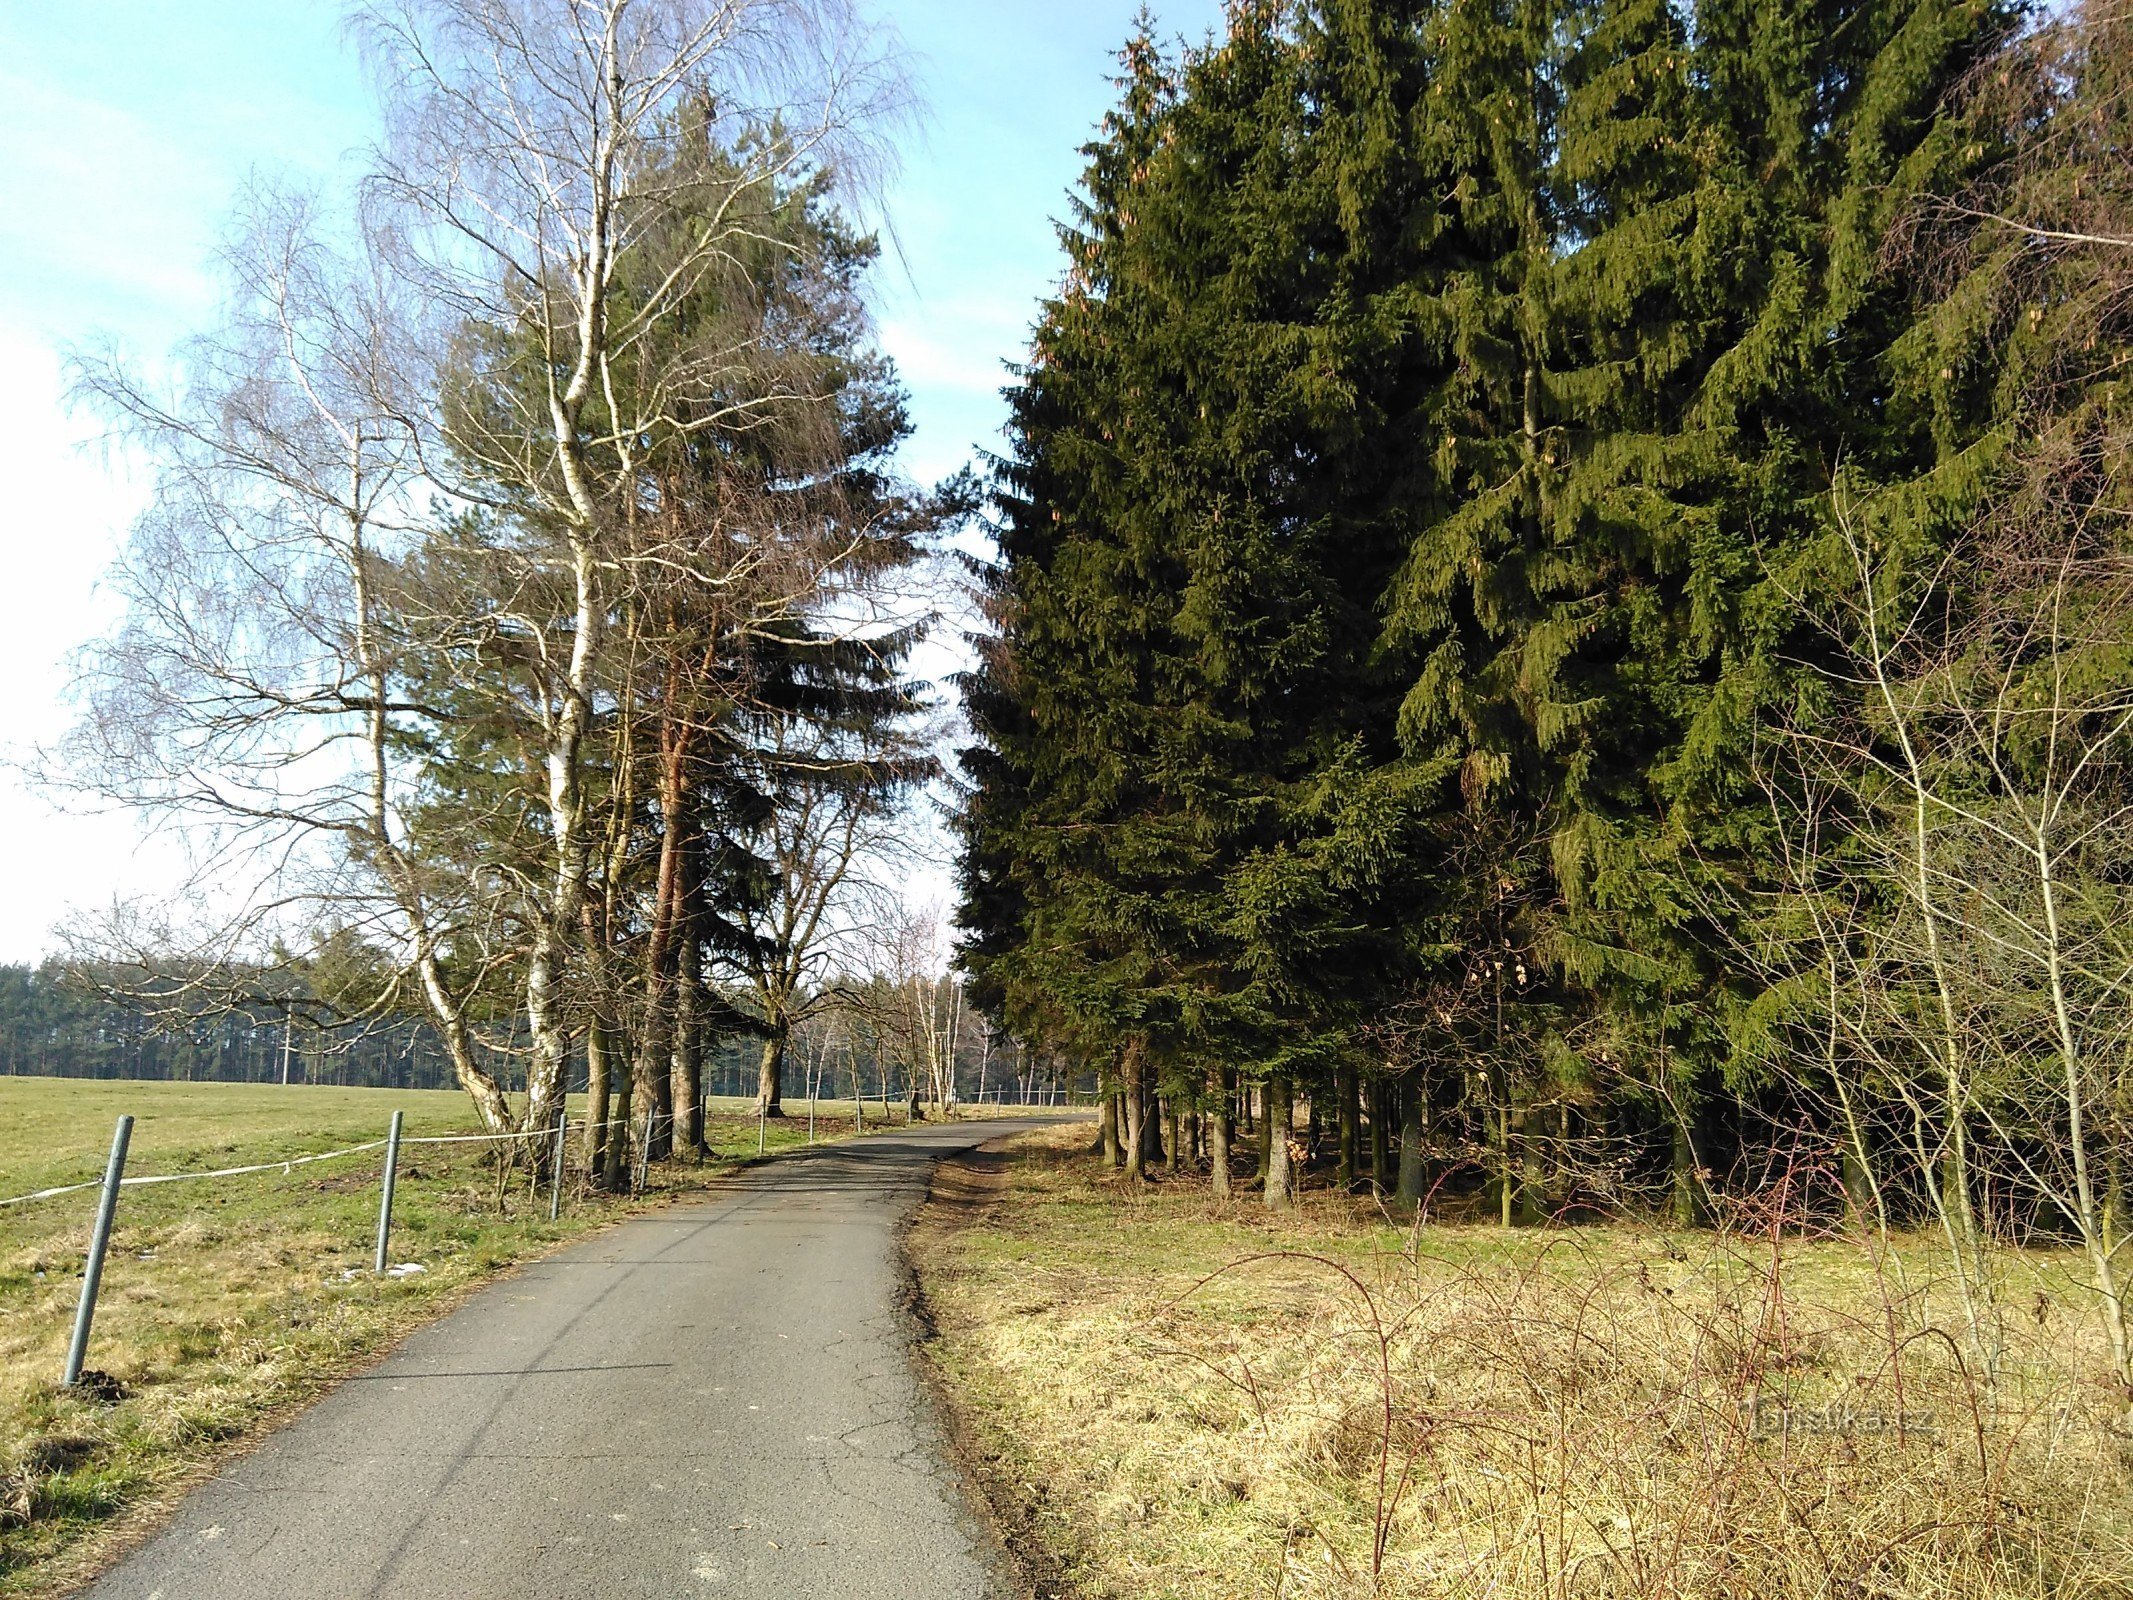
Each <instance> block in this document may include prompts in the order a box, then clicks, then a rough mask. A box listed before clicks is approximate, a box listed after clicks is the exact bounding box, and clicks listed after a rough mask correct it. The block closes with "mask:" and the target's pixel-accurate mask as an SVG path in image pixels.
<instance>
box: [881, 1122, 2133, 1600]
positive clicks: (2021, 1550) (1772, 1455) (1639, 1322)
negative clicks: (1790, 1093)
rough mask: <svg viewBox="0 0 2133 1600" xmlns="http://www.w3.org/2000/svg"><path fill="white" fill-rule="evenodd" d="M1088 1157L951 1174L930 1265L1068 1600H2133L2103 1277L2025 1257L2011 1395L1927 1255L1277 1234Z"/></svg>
mask: <svg viewBox="0 0 2133 1600" xmlns="http://www.w3.org/2000/svg"><path fill="white" fill-rule="evenodd" d="M1087 1141H1088V1132H1087V1130H1086V1129H1085V1128H1082V1129H1061V1130H1044V1131H1042V1132H1039V1133H1035V1134H1030V1135H1024V1136H1021V1137H1020V1138H1018V1139H1017V1140H1016V1141H1015V1142H1014V1143H1013V1144H1012V1145H1010V1146H1008V1147H1006V1150H1005V1152H1004V1153H1003V1154H1001V1155H999V1156H997V1157H981V1158H978V1159H976V1160H974V1161H972V1162H968V1163H965V1164H962V1165H960V1166H953V1167H950V1168H945V1169H944V1170H943V1175H942V1178H941V1180H940V1181H939V1182H938V1183H937V1185H936V1189H935V1195H934V1199H933V1201H932V1203H931V1204H929V1206H928V1207H927V1208H926V1210H925V1211H924V1212H923V1213H922V1216H921V1219H920V1221H919V1223H918V1225H917V1226H916V1227H915V1228H914V1230H913V1233H912V1236H911V1241H910V1242H911V1251H912V1257H913V1261H914V1263H915V1266H916V1268H917V1270H918V1273H919V1277H920V1282H921V1284H922V1286H923V1289H924V1293H925V1298H926V1302H927V1305H928V1307H929V1310H930V1313H931V1316H932V1318H933V1321H934V1324H935V1327H936V1329H937V1337H936V1338H935V1339H934V1340H933V1341H932V1342H931V1343H930V1344H929V1346H928V1350H929V1352H930V1357H931V1360H932V1361H933V1363H934V1365H935V1367H936V1369H937V1373H938V1376H939V1378H940V1380H941V1384H942V1387H943V1388H944V1390H945V1391H946V1392H947V1394H948V1396H949V1399H950V1403H951V1405H952V1407H953V1408H954V1410H955V1412H956V1413H957V1416H958V1422H959V1426H960V1428H961V1431H962V1432H963V1434H964V1436H965V1440H966V1444H967V1446H968V1448H969V1450H970V1453H971V1454H972V1456H973V1457H974V1459H975V1460H976V1461H977V1464H978V1467H979V1470H980V1473H981V1477H982V1479H983V1481H984V1482H985V1485H986V1488H987V1491H988V1494H989V1495H990V1497H991V1498H992V1500H993V1502H994V1505H995V1507H996V1509H997V1511H998V1512H999V1513H1000V1515H1001V1516H1002V1518H1003V1520H1004V1521H1005V1522H1006V1523H1007V1524H1008V1526H1009V1528H1010V1530H1011V1532H1012V1533H1013V1534H1015V1535H1016V1536H1018V1538H1019V1540H1020V1541H1021V1542H1022V1543H1024V1544H1025V1545H1026V1546H1027V1547H1028V1549H1029V1551H1030V1553H1031V1556H1032V1566H1033V1568H1034V1571H1035V1575H1036V1581H1037V1587H1038V1589H1039V1592H1040V1593H1046V1594H1059V1595H1073V1596H1088V1597H1107V1600H1108V1597H1118V1600H1124V1597H1127V1596H1132V1597H1136V1600H1218V1597H1219V1600H1234V1597H1238V1596H1247V1595H1281V1596H1285V1597H1287V1600H1304V1597H1319V1596H1323V1597H1327V1600H1333V1597H1341V1600H1347V1597H1356V1596H1366V1595H1376V1596H1382V1595H1414V1596H1429V1597H1432V1600H1438V1597H1460V1596H1483V1595H1487V1596H1497V1597H1504V1600H1518V1597H1527V1596H1530V1597H1533V1600H1541V1597H1543V1596H1547V1597H1551V1600H1561V1597H1566V1596H1640V1597H1641V1596H1653V1597H1657V1596H1705V1597H1718V1596H1738V1597H1741V1600H1749V1597H1757V1600H1774V1597H1783V1596H1802V1597H1804V1596H1809V1595H1813V1596H1837V1595H1843V1596H1862V1597H1863V1596H1890V1597H1896V1596H1913V1595H1915V1596H1921V1597H1923V1596H1931V1595H1964V1596H1993V1597H1997V1596H2017V1595H2019V1596H2037V1597H2042V1596H2074V1595H2084V1596H2086V1595H2124V1594H2128V1593H2133V1473H2129V1464H2128V1459H2127V1454H2126V1439H2125V1435H2124V1433H2123V1432H2122V1431H2120V1430H2121V1427H2122V1420H2123V1419H2122V1417H2121V1416H2120V1415H2119V1413H2118V1412H2117V1411H2116V1410H2115V1409H2114V1408H2113V1406H2112V1404H2111V1401H2110V1399H2109V1396H2108V1392H2107V1389H2106V1386H2105V1385H2104V1384H2103V1383H2102V1382H2101V1381H2100V1380H2101V1377H2102V1374H2103V1372H2104V1370H2105V1367H2104V1361H2103V1355H2102V1352H2101V1350H2100V1348H2098V1346H2099V1345H2100V1339H2099V1338H2098V1337H2097V1336H2096V1335H2095V1334H2094V1333H2093V1332H2092V1324H2093V1323H2094V1322H2095V1320H2096V1319H2095V1317H2094V1315H2093V1312H2092V1310H2091V1308H2090V1307H2089V1306H2087V1305H2086V1304H2084V1303H2083V1302H2082V1300H2081V1297H2080V1294H2079V1292H2078V1291H2077V1290H2075V1289H2074V1288H2072V1287H2071V1286H2070V1282H2069V1278H2068V1275H2067V1269H2068V1267H2069V1265H2070V1263H2069V1261H2068V1259H2067V1258H2065V1257H2061V1256H2056V1255H2053V1254H2050V1253H2044V1252H2035V1253H2025V1254H2021V1255H2016V1254H2013V1253H2009V1254H2007V1255H2006V1256H2004V1257H2002V1258H2001V1259H2000V1260H1999V1261H1998V1263H1997V1267H1998V1272H1999V1281H2000V1287H2001V1290H2002V1297H2003V1306H2004V1309H2005V1312H2006V1314H2005V1316H2004V1317H2003V1318H2002V1326H2003V1330H2004V1338H2003V1344H2002V1347H2001V1356H2000V1365H1999V1372H1998V1381H1997V1383H1996V1384H1994V1385H1992V1386H1991V1387H1990V1388H1989V1389H1987V1388H1986V1387H1984V1386H1983V1385H1981V1384H1979V1383H1978V1382H1976V1381H1974V1379H1972V1378H1971V1377H1968V1376H1966V1375H1965V1373H1964V1371H1963V1369H1962V1366H1961V1363H1960V1362H1959V1360H1958V1359H1957V1357H1956V1354H1955V1351H1956V1348H1957V1342H1951V1338H1950V1331H1951V1330H1950V1319H1952V1318H1953V1317H1954V1315H1955V1314H1956V1313H1955V1307H1954V1304H1953V1295H1952V1292H1951V1291H1950V1290H1949V1289H1948V1288H1947V1286H1946V1284H1945V1283H1944V1282H1943V1281H1942V1280H1941V1279H1940V1278H1939V1276H1938V1274H1937V1272H1936V1268H1935V1266H1934V1260H1933V1250H1932V1248H1931V1242H1930V1241H1929V1240H1926V1239H1923V1238H1914V1239H1898V1240H1894V1241H1891V1242H1890V1243H1889V1244H1888V1245H1887V1246H1886V1247H1883V1246H1882V1245H1881V1243H1880V1241H1878V1240H1874V1239H1864V1238H1842V1237H1824V1238H1816V1239H1809V1238H1802V1237H1799V1236H1797V1235H1796V1234H1794V1235H1781V1236H1780V1237H1778V1238H1776V1239H1775V1240H1773V1239H1772V1238H1771V1237H1767V1236H1765V1237H1757V1236H1754V1235H1752V1234H1746V1235H1744V1234H1734V1235H1725V1234H1720V1235H1712V1234H1699V1233H1691V1232H1662V1231H1657V1230H1649V1229H1643V1228H1638V1227H1631V1226H1594V1227H1579V1228H1564V1229H1532V1230H1519V1231H1515V1232H1506V1231H1504V1230H1501V1229H1499V1228H1496V1227H1493V1226H1489V1225H1486V1224H1481V1223H1465V1222H1456V1223H1432V1224H1430V1225H1428V1226H1426V1227H1424V1228H1423V1229H1421V1230H1419V1231H1416V1230H1413V1229H1402V1228H1399V1227H1396V1226H1393V1225H1391V1224H1390V1223H1389V1222H1387V1221H1386V1220H1385V1219H1383V1217H1382V1216H1379V1215H1375V1214H1374V1213H1373V1209H1372V1208H1369V1207H1366V1206H1365V1205H1363V1204H1360V1203H1357V1204H1349V1203H1346V1202H1340V1201H1336V1200H1334V1199H1332V1198H1330V1197H1327V1196H1324V1195H1316V1196H1311V1197H1307V1199H1306V1201H1305V1203H1304V1204H1303V1205H1302V1206H1301V1208H1300V1210H1299V1211H1298V1213H1297V1214H1296V1215H1294V1216H1292V1217H1290V1218H1286V1219H1273V1218H1269V1217H1267V1216H1265V1215H1264V1214H1262V1213H1261V1212H1260V1211H1259V1209H1258V1208H1257V1207H1255V1206H1252V1205H1250V1204H1249V1203H1240V1204H1235V1205H1232V1206H1230V1207H1227V1208H1222V1207H1218V1206H1216V1205H1215V1204H1213V1203H1212V1202H1211V1201H1210V1200H1209V1199H1208V1198H1207V1194H1206V1190H1205V1188H1204V1187H1203V1186H1201V1185H1198V1184H1192V1183H1186V1182H1169V1183H1153V1184H1144V1185H1140V1186H1137V1187H1134V1188H1131V1189H1129V1188H1127V1187H1126V1186H1125V1185H1124V1184H1123V1183H1121V1182H1120V1181H1119V1180H1117V1179H1114V1178H1109V1177H1106V1176H1104V1175H1103V1174H1102V1169H1100V1168H1099V1167H1098V1166H1097V1165H1096V1164H1095V1163H1093V1162H1091V1161H1089V1160H1087V1159H1086V1157H1085V1156H1084V1155H1083V1150H1084V1149H1085V1147H1086V1144H1087ZM1958 1342H1959V1341H1958Z"/></svg>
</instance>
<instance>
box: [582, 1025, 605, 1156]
mask: <svg viewBox="0 0 2133 1600" xmlns="http://www.w3.org/2000/svg"><path fill="white" fill-rule="evenodd" d="M609 1065H610V1063H609V1058H608V1033H607V1024H606V1023H605V1022H603V1021H602V1020H601V1019H600V1018H598V1017H597V1016H596V1017H594V1018H593V1020H592V1025H591V1026H590V1027H589V1028H587V1029H586V1030H585V1139H584V1143H583V1144H582V1145H581V1146H580V1147H579V1153H580V1154H581V1155H582V1156H583V1157H584V1160H585V1170H586V1171H587V1172H588V1173H590V1174H591V1175H592V1181H593V1182H594V1183H599V1182H601V1181H603V1180H602V1177H601V1175H602V1174H603V1173H604V1172H606V1170H607V1162H606V1159H605V1157H606V1152H607V1134H608V1127H607V1119H608V1116H609V1111H608V1100H609V1098H610V1096H609V1085H608V1073H609Z"/></svg>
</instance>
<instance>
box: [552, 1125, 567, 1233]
mask: <svg viewBox="0 0 2133 1600" xmlns="http://www.w3.org/2000/svg"><path fill="white" fill-rule="evenodd" d="M569 1130H570V1118H569V1117H567V1116H565V1115H564V1114H563V1104H562V1102H561V1101H560V1100H558V1101H557V1102H556V1108H555V1170H554V1172H553V1173H552V1174H551V1175H550V1177H549V1180H548V1220H549V1221H550V1222H553V1221H555V1219H556V1217H557V1216H558V1215H560V1214H561V1212H562V1209H563V1145H564V1142H565V1140H567V1139H568V1138H569Z"/></svg>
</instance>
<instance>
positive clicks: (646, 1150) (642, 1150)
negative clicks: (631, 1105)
mask: <svg viewBox="0 0 2133 1600" xmlns="http://www.w3.org/2000/svg"><path fill="white" fill-rule="evenodd" d="M651 1176H652V1113H651V1112H650V1111H647V1112H645V1114H644V1137H643V1138H642V1139H640V1140H638V1141H637V1188H636V1192H637V1193H638V1194H643V1193H644V1186H645V1184H647V1183H648V1182H650V1181H651Z"/></svg>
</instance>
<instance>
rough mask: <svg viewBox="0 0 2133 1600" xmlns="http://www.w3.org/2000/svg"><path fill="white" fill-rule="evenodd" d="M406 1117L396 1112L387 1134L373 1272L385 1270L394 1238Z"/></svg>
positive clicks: (371, 1267) (371, 1264)
mask: <svg viewBox="0 0 2133 1600" xmlns="http://www.w3.org/2000/svg"><path fill="white" fill-rule="evenodd" d="M406 1115H407V1113H406V1112H404V1111H395V1112H394V1113H393V1123H392V1126H391V1127H390V1128H389V1129H387V1130H386V1133H385V1188H384V1192H383V1193H382V1194H381V1195H380V1196H379V1197H378V1249H377V1253H376V1254H375V1255H374V1256H372V1258H371V1263H370V1270H371V1271H373V1272H383V1271H384V1270H385V1248H386V1245H387V1243H388V1241H390V1239H391V1238H392V1231H393V1187H394V1185H395V1184H397V1183H398V1182H399V1180H400V1121H401V1119H402V1118H403V1117H405V1116H406Z"/></svg>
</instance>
